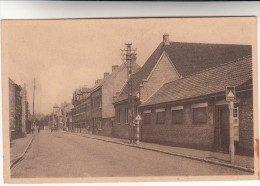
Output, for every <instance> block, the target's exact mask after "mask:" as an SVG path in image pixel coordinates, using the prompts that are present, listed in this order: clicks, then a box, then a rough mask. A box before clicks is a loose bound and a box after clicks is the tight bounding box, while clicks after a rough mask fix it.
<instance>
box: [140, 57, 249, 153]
mask: <svg viewBox="0 0 260 186" xmlns="http://www.w3.org/2000/svg"><path fill="white" fill-rule="evenodd" d="M226 86H235V87H236V96H237V99H236V101H235V103H234V110H233V116H232V117H233V121H234V132H235V148H236V152H237V153H241V154H247V155H248V154H250V155H252V154H253V151H254V149H253V148H254V146H253V143H254V140H253V139H254V138H253V94H252V59H251V56H249V57H245V58H241V59H238V60H236V61H231V62H229V63H226V64H222V65H219V66H217V67H213V68H209V69H207V70H203V71H201V72H198V73H195V74H193V75H190V76H188V77H184V78H181V79H178V80H175V81H172V82H170V83H166V84H164V85H163V86H162V87H161V88H160V89H159V90H158V91H157V92H156V93H155V94H153V95H152V96H151V97H150V98H149V99H148V100H146V101H145V102H143V103H142V104H141V106H140V112H141V115H142V119H143V120H142V122H141V139H142V140H143V141H147V142H155V143H162V144H169V145H175V146H182V147H191V148H200V149H201V148H203V149H213V150H220V151H227V152H228V148H229V107H228V102H227V101H226V99H225V87H226Z"/></svg>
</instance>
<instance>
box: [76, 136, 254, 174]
mask: <svg viewBox="0 0 260 186" xmlns="http://www.w3.org/2000/svg"><path fill="white" fill-rule="evenodd" d="M80 136H82V137H86V138H90V139H95V140H100V141H105V142H109V143H114V144H119V145H125V146H129V147H135V148H138V149H144V150H150V151H154V152H160V153H164V154H168V155H173V156H178V157H182V158H188V159H192V160H197V161H201V162H205V163H210V164H214V165H220V166H224V167H228V168H233V169H238V170H242V171H245V172H250V173H254V172H255V171H254V169H252V168H247V167H242V166H239V165H234V164H230V163H223V162H219V161H214V160H210V159H207V158H199V157H196V156H190V155H185V154H180V153H176V152H167V151H162V150H157V149H153V148H147V147H141V146H137V145H132V144H127V143H123V142H115V141H109V140H105V139H100V138H95V137H89V136H86V135H84V134H83V135H80Z"/></svg>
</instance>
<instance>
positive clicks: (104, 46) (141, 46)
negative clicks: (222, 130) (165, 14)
mask: <svg viewBox="0 0 260 186" xmlns="http://www.w3.org/2000/svg"><path fill="white" fill-rule="evenodd" d="M254 23H255V22H254V20H253V19H250V18H203V19H202V18H192V19H187V18H178V19H176V18H157V19H67V20H66V19H63V20H9V21H8V20H7V21H3V22H2V54H3V55H4V56H5V58H4V59H3V60H2V63H5V64H7V65H8V67H7V69H4V70H7V71H8V73H7V74H8V76H9V77H10V78H11V79H13V80H14V81H15V82H16V83H17V84H20V85H21V86H23V85H24V84H26V89H27V91H28V101H29V104H30V111H31V112H32V94H33V79H34V78H35V79H36V92H35V112H36V113H44V114H48V113H50V112H51V111H52V107H53V106H54V105H55V104H58V105H60V104H61V103H62V102H64V101H66V102H70V101H71V100H72V94H73V91H74V90H75V89H77V88H79V87H81V86H88V87H91V86H93V85H94V82H95V80H96V79H99V78H102V77H103V76H104V72H111V70H112V65H120V64H122V61H121V49H123V48H124V44H125V43H129V42H130V43H132V46H133V48H136V49H137V63H138V64H139V65H140V66H142V65H143V64H144V63H145V61H146V60H147V59H148V57H149V56H150V55H151V54H152V52H153V51H154V50H155V49H156V47H157V46H158V45H159V44H160V42H162V36H163V34H164V33H168V34H169V35H170V41H172V42H174V41H175V42H195V43H223V44H252V42H253V39H254V37H253V35H252V31H254V29H255V24H254Z"/></svg>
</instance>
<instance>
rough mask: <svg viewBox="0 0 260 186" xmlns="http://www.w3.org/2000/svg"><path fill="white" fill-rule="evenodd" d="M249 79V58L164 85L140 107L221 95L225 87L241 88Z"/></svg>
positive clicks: (250, 66) (250, 64) (250, 70)
mask: <svg viewBox="0 0 260 186" xmlns="http://www.w3.org/2000/svg"><path fill="white" fill-rule="evenodd" d="M250 79H252V58H251V57H250V56H249V57H245V58H241V59H239V60H236V61H232V62H229V63H226V64H221V65H219V66H217V67H213V68H210V69H207V70H204V71H201V72H198V73H195V74H193V75H190V76H188V77H185V78H181V79H178V80H176V81H173V82H170V83H166V84H164V85H163V86H162V87H161V88H160V89H159V90H158V91H157V92H156V93H155V94H154V95H152V96H151V97H150V98H149V99H148V100H147V101H146V102H144V103H143V104H142V105H141V106H148V105H155V104H159V103H168V102H175V101H181V100H185V99H190V98H196V97H200V96H205V95H212V94H216V93H221V92H224V90H225V87H226V86H236V87H237V86H241V85H243V84H246V83H248V82H250Z"/></svg>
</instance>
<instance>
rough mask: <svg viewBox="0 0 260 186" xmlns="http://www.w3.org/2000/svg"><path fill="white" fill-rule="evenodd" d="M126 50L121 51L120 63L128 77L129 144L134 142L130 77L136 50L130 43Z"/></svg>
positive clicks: (132, 99) (131, 83)
mask: <svg viewBox="0 0 260 186" xmlns="http://www.w3.org/2000/svg"><path fill="white" fill-rule="evenodd" d="M125 46H126V48H124V49H122V50H121V52H122V53H121V56H122V58H121V59H122V61H123V62H124V64H125V65H126V67H127V76H128V123H129V126H130V129H129V140H130V143H133V142H134V131H133V127H134V98H133V81H132V78H131V75H132V73H133V61H134V60H135V59H136V49H133V48H132V47H131V46H132V43H126V44H125Z"/></svg>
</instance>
